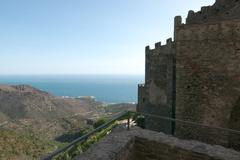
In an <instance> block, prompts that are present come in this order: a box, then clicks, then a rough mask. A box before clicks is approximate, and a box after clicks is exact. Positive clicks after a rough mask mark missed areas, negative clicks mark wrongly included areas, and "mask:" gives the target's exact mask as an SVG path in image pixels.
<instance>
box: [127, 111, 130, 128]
mask: <svg viewBox="0 0 240 160" xmlns="http://www.w3.org/2000/svg"><path fill="white" fill-rule="evenodd" d="M127 116H128V119H127V130H128V131H129V130H130V112H128V114H127Z"/></svg>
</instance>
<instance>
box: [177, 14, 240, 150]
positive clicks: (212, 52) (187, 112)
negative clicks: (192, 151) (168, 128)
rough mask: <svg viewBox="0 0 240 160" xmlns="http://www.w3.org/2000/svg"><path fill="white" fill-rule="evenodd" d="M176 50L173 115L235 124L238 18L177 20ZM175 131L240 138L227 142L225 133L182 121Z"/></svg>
mask: <svg viewBox="0 0 240 160" xmlns="http://www.w3.org/2000/svg"><path fill="white" fill-rule="evenodd" d="M239 16H240V15H239ZM176 52H177V54H176V93H177V95H176V106H177V107H176V117H177V118H178V119H183V120H187V121H193V122H197V123H201V124H205V125H209V126H215V127H223V128H232V129H236V130H239V129H240V127H239V125H240V121H239V118H237V117H239V116H240V115H239V114H238V115H236V112H237V111H234V107H235V109H236V110H238V109H237V108H239V107H240V103H239V99H240V66H239V63H240V20H230V21H219V22H209V23H203V24H201V25H200V24H197V25H189V24H186V25H179V26H177V28H176ZM232 119H234V120H232ZM176 135H177V136H179V137H181V138H193V139H198V140H201V141H205V142H208V143H213V144H222V145H226V146H228V145H229V144H232V145H233V146H238V145H239V144H240V141H239V140H238V141H235V142H233V141H232V142H230V143H229V141H228V140H229V139H228V137H229V135H228V133H221V134H220V133H219V131H216V130H211V129H206V128H196V127H192V126H191V127H188V126H183V125H181V124H178V125H177V129H176ZM235 136H236V135H235ZM230 137H232V135H231V136H230ZM238 137H239V136H238ZM235 143H238V144H235Z"/></svg>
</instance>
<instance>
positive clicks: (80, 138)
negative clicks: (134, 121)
mask: <svg viewBox="0 0 240 160" xmlns="http://www.w3.org/2000/svg"><path fill="white" fill-rule="evenodd" d="M128 115H129V112H128V111H124V112H121V113H119V114H117V115H116V116H114V118H112V119H111V120H109V121H108V122H107V123H105V124H103V125H101V126H99V127H97V128H96V129H94V130H93V131H91V132H89V133H87V134H85V135H83V136H81V137H79V138H77V139H75V140H74V141H72V142H71V143H69V144H67V145H65V146H64V147H62V148H59V149H57V150H56V151H54V152H52V153H50V154H49V155H47V156H45V157H43V158H41V160H51V159H52V158H54V157H55V156H57V155H59V154H60V153H62V152H64V151H66V150H67V149H69V148H71V147H72V146H74V145H76V144H77V143H80V142H83V141H85V140H86V139H88V138H89V137H90V136H92V135H93V134H94V133H97V132H99V131H101V130H102V129H104V128H106V127H108V126H109V125H110V124H112V123H113V122H115V121H117V120H119V119H121V118H123V117H124V116H127V117H126V119H128V123H127V125H128V126H127V128H128V129H129V128H130V119H129V118H130V116H128Z"/></svg>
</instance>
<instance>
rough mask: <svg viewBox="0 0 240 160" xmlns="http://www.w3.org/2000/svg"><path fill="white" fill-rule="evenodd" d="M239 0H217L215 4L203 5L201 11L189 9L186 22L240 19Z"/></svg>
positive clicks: (201, 22) (198, 22) (200, 22)
mask: <svg viewBox="0 0 240 160" xmlns="http://www.w3.org/2000/svg"><path fill="white" fill-rule="evenodd" d="M239 15H240V1H239V0H217V1H216V3H215V4H214V5H213V6H206V7H202V8H201V10H200V11H198V12H194V11H189V12H188V17H187V20H186V24H203V23H206V22H219V21H222V20H234V19H239Z"/></svg>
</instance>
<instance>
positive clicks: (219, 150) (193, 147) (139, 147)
mask: <svg viewBox="0 0 240 160" xmlns="http://www.w3.org/2000/svg"><path fill="white" fill-rule="evenodd" d="M177 159H181V160H240V152H237V151H235V150H231V149H226V148H224V147H222V146H217V145H208V144H205V143H201V142H198V141H188V140H180V139H178V138H175V137H172V136H168V135H165V134H163V133H159V132H154V131H149V130H142V129H133V130H131V131H122V132H113V133H111V134H110V135H108V136H106V137H105V138H103V139H102V140H101V141H100V142H98V143H96V144H95V145H93V146H92V147H91V148H90V149H89V150H88V151H86V152H85V153H83V154H82V155H79V156H78V157H76V158H75V159H74V160H177Z"/></svg>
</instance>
